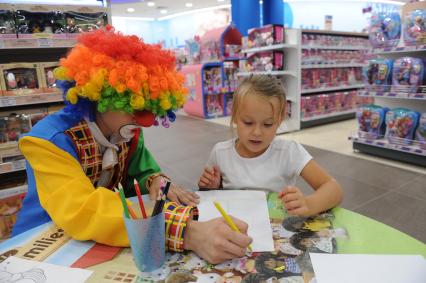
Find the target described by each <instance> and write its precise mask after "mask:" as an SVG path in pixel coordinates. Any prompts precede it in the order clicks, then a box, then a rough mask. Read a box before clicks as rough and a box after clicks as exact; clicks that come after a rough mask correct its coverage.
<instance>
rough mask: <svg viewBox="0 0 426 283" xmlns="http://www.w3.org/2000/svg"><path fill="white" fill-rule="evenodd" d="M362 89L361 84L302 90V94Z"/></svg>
mask: <svg viewBox="0 0 426 283" xmlns="http://www.w3.org/2000/svg"><path fill="white" fill-rule="evenodd" d="M362 87H364V85H363V84H354V85H345V86H336V87H322V88H313V89H303V90H302V95H303V94H308V93H317V92H330V91H339V90H348V89H358V88H362Z"/></svg>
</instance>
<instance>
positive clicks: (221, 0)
mask: <svg viewBox="0 0 426 283" xmlns="http://www.w3.org/2000/svg"><path fill="white" fill-rule="evenodd" d="M223 1H225V0H217V2H223Z"/></svg>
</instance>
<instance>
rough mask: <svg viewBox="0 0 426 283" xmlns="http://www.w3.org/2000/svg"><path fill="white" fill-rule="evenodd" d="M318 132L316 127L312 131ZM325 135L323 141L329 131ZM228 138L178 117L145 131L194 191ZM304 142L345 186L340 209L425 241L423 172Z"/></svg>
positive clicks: (223, 131) (224, 129)
mask: <svg viewBox="0 0 426 283" xmlns="http://www.w3.org/2000/svg"><path fill="white" fill-rule="evenodd" d="M345 123H350V122H345ZM342 127H346V126H342ZM318 129H319V128H313V129H312V132H314V133H315V131H319V130H318ZM346 129H348V128H347V127H346ZM322 131H323V130H322ZM347 132H348V131H347ZM291 135H293V136H297V135H300V134H297V133H295V134H290V135H284V138H290V137H291ZM312 135H313V136H312V139H313V140H315V141H316V142H318V141H320V138H319V137H318V136H315V135H314V134H312ZM322 135H323V136H324V137H325V136H326V133H323V134H322ZM314 136H315V138H314ZM230 137H231V131H230V129H229V127H228V126H223V125H218V124H215V123H210V122H206V121H204V120H200V119H195V118H190V117H187V116H179V117H178V119H177V122H176V123H173V124H172V126H171V127H170V128H169V129H164V128H161V127H155V128H150V129H146V130H145V139H146V144H147V145H148V148H149V149H150V150H151V152H152V153H153V155H154V156H155V157H156V159H157V161H158V162H159V164H160V166H161V167H162V168H163V171H164V172H165V173H166V174H167V175H169V176H170V177H171V178H173V180H175V181H176V182H177V183H179V184H180V185H182V186H185V187H186V188H191V189H195V188H196V183H197V181H198V177H199V175H200V173H201V171H202V169H203V166H204V163H205V162H206V160H207V158H208V156H209V153H210V150H211V148H212V147H213V145H214V144H215V143H216V142H218V141H222V140H225V139H228V138H230ZM324 139H325V138H324ZM301 142H302V143H304V144H305V146H306V148H307V150H308V151H309V152H310V153H311V154H312V155H313V156H314V158H315V159H316V160H317V162H319V163H320V164H321V165H322V166H323V167H324V168H326V169H327V170H328V171H329V172H330V173H331V175H333V176H334V177H335V178H336V179H337V180H338V181H339V182H340V183H341V184H342V186H343V189H344V201H343V203H342V207H344V208H347V209H350V210H353V211H356V212H359V213H361V214H363V215H366V216H369V217H371V218H374V219H376V220H378V221H381V222H383V223H386V224H388V225H390V226H393V227H395V228H396V229H399V230H401V231H403V232H405V233H407V234H409V235H411V236H413V237H415V238H417V239H419V240H421V241H423V242H426V225H425V219H426V175H425V174H421V173H417V172H415V171H420V169H421V168H415V169H416V170H411V171H408V170H404V169H401V168H397V167H393V166H389V165H384V164H380V163H377V162H372V161H369V160H366V159H362V158H356V157H354V156H352V155H351V154H341V153H336V152H332V151H328V150H324V149H320V148H316V147H312V146H310V144H308V143H307V142H303V141H301ZM331 144H332V143H331ZM337 144H338V143H337V142H336V145H335V146H337ZM330 146H332V145H330ZM423 172H424V170H423ZM298 185H299V186H300V187H301V189H302V190H303V191H305V192H306V193H309V192H311V189H310V188H309V187H308V186H307V185H306V184H305V183H304V181H303V180H299V182H298Z"/></svg>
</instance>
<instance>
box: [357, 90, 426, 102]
mask: <svg viewBox="0 0 426 283" xmlns="http://www.w3.org/2000/svg"><path fill="white" fill-rule="evenodd" d="M358 96H372V97H380V98H391V99H392V98H395V99H412V100H426V93H406V92H392V91H368V90H361V91H359V92H358Z"/></svg>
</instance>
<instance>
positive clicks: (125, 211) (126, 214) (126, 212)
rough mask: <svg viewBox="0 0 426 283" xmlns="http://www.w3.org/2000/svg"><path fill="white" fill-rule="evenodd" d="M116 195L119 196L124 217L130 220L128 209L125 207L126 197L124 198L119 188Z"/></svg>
mask: <svg viewBox="0 0 426 283" xmlns="http://www.w3.org/2000/svg"><path fill="white" fill-rule="evenodd" d="M118 193H119V194H120V199H121V203H122V204H123V209H124V215H125V216H126V217H127V218H130V217H129V208H128V207H127V203H126V197H125V196H124V191H123V188H121V189H120V190H118Z"/></svg>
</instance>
